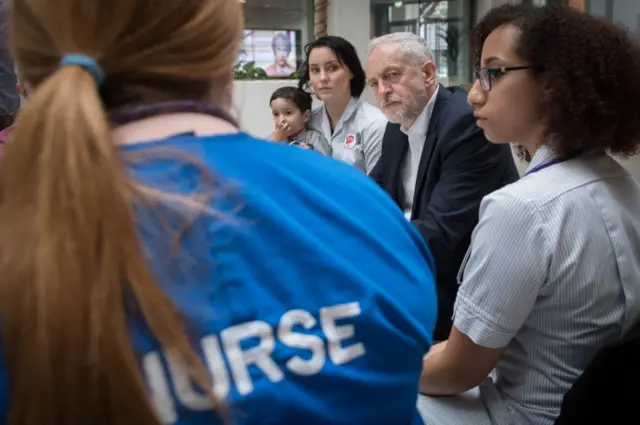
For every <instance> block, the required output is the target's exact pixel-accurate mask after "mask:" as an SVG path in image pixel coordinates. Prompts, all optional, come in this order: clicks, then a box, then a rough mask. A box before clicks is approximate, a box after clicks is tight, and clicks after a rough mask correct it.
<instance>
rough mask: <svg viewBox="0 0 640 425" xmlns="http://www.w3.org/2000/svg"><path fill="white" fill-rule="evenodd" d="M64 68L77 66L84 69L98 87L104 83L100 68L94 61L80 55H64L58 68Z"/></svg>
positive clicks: (102, 72)
mask: <svg viewBox="0 0 640 425" xmlns="http://www.w3.org/2000/svg"><path fill="white" fill-rule="evenodd" d="M65 66H79V67H80V68H84V69H85V70H86V71H87V72H88V73H89V74H91V76H92V77H93V79H94V80H95V82H96V85H97V86H98V87H99V86H100V85H102V82H103V81H104V78H105V75H104V71H103V70H102V67H101V66H100V65H98V62H96V61H95V60H94V59H92V58H90V57H89V56H87V55H85V54H82V53H70V54H68V55H64V56H63V58H62V59H60V65H59V67H60V68H63V67H65Z"/></svg>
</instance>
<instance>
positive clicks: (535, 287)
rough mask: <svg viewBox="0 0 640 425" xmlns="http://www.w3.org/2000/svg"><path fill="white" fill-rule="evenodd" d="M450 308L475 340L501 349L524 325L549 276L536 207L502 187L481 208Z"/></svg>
mask: <svg viewBox="0 0 640 425" xmlns="http://www.w3.org/2000/svg"><path fill="white" fill-rule="evenodd" d="M470 250H471V251H470V253H469V256H468V261H467V262H466V264H465V265H463V267H464V270H463V273H462V282H461V287H460V289H459V292H458V296H457V299H456V304H455V308H454V326H455V327H456V329H458V330H459V331H460V332H462V333H463V334H465V335H466V336H468V337H469V338H470V339H471V340H472V341H473V342H474V343H476V344H478V345H480V346H483V347H488V348H503V347H505V346H506V345H507V344H508V343H509V341H510V340H511V338H513V336H514V335H515V334H516V333H517V332H518V330H519V329H520V328H521V327H522V325H523V323H524V321H525V320H526V318H527V317H528V316H529V313H530V312H531V310H532V309H533V306H534V303H535V301H536V298H537V297H538V294H539V293H540V290H541V288H542V285H543V284H544V282H545V281H546V279H547V270H548V265H549V262H550V258H551V252H552V251H551V249H550V247H549V246H548V240H547V238H546V237H545V228H544V223H543V222H542V220H541V218H540V214H539V213H538V211H537V209H536V208H535V206H534V205H533V204H532V203H530V202H528V201H527V200H526V199H521V198H518V197H515V196H513V195H511V194H508V193H504V191H498V192H494V193H493V194H491V195H489V196H487V197H486V198H485V199H484V200H483V201H482V204H481V207H480V221H479V223H478V225H477V226H476V228H475V230H474V232H473V237H472V242H471V248H470Z"/></svg>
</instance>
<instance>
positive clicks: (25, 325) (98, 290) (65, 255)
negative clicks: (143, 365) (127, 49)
mask: <svg viewBox="0 0 640 425" xmlns="http://www.w3.org/2000/svg"><path fill="white" fill-rule="evenodd" d="M135 187H136V186H135V185H134V184H132V183H131V182H129V181H128V178H127V173H126V170H125V167H124V165H123V161H122V158H121V155H120V153H119V152H118V149H117V147H116V146H115V145H114V143H113V141H112V138H111V130H110V128H109V124H108V121H107V116H106V113H105V110H104V108H103V106H102V103H101V99H100V97H99V93H98V89H97V88H96V84H95V81H94V79H93V78H92V76H91V75H90V74H89V73H88V72H87V71H86V70H83V69H81V68H79V67H64V68H62V69H59V70H58V71H57V72H55V73H54V74H53V75H51V77H50V78H48V79H47V80H45V81H44V82H43V83H42V84H41V85H40V86H39V87H38V88H37V90H36V91H35V92H33V93H32V95H31V97H30V99H29V103H28V105H27V106H26V108H25V110H24V111H23V112H22V114H21V119H20V123H19V125H18V127H17V129H16V131H15V133H14V135H13V138H12V140H11V143H10V144H9V146H8V147H7V149H6V154H5V156H4V160H3V164H2V166H1V167H0V315H1V316H0V321H1V324H2V337H3V341H2V345H3V348H4V354H5V370H6V371H7V373H8V377H9V387H10V398H11V409H10V416H9V418H8V422H7V423H9V424H11V425H34V424H38V425H61V424H64V425H115V424H123V425H124V424H135V425H157V424H158V423H159V422H158V420H157V418H156V417H155V414H154V411H153V409H152V407H151V404H150V402H149V400H148V396H147V390H146V385H145V382H144V380H143V377H142V374H141V372H140V369H139V363H138V359H137V357H136V355H135V353H134V351H133V348H132V346H131V341H130V336H129V330H128V328H127V312H126V311H125V307H124V305H125V304H124V299H125V298H126V297H131V298H133V300H135V305H136V308H137V310H139V312H140V313H141V316H142V317H143V318H144V320H145V322H146V324H147V326H148V327H149V329H150V330H151V332H152V333H153V335H154V336H155V337H156V338H157V339H158V341H159V342H160V343H161V344H162V346H163V347H165V349H167V350H168V351H169V352H170V353H171V354H172V356H174V357H175V358H177V359H179V360H180V361H181V363H182V364H183V366H184V367H185V369H186V371H187V373H188V374H189V375H190V376H191V378H192V379H193V380H194V381H195V382H196V383H198V384H199V385H200V386H201V387H202V388H207V389H211V388H213V385H212V382H211V380H210V379H209V376H208V375H207V374H206V373H205V369H204V367H203V365H202V363H201V362H200V360H199V359H198V357H197V356H196V354H195V352H194V350H193V348H192V346H191V345H190V342H189V340H188V338H187V335H186V333H185V331H184V326H183V323H182V320H181V317H180V313H179V312H178V311H177V309H176V307H175V306H174V305H173V303H172V302H171V300H170V299H168V298H167V296H166V295H165V294H164V293H163V292H162V290H161V289H160V288H159V286H158V285H157V283H156V282H155V281H154V279H153V277H152V275H151V272H150V270H149V266H148V264H147V262H146V261H145V258H144V256H143V251H142V247H141V241H140V240H139V237H138V228H137V225H136V219H135V216H134V212H133V205H132V200H133V199H140V194H138V193H135V189H133V188H135Z"/></svg>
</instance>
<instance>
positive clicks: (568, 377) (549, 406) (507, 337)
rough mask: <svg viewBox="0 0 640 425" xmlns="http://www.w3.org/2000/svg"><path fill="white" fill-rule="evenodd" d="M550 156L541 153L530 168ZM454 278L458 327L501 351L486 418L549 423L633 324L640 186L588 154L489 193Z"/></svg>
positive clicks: (600, 156)
mask: <svg viewBox="0 0 640 425" xmlns="http://www.w3.org/2000/svg"><path fill="white" fill-rule="evenodd" d="M552 160H554V155H553V153H552V152H551V151H550V150H549V149H547V148H544V147H543V148H540V149H539V150H538V152H537V153H536V155H535V156H534V158H533V160H532V163H531V166H530V168H529V169H530V170H531V169H533V168H535V167H538V166H540V165H541V164H546V163H548V162H549V161H552ZM460 279H461V287H460V292H459V293H458V298H457V301H456V305H455V313H454V325H455V326H456V328H457V329H458V330H460V331H461V332H462V333H464V334H465V335H467V336H468V337H469V338H471V339H472V340H473V341H474V342H475V343H476V344H478V345H481V346H484V347H491V348H504V352H503V355H502V357H501V359H500V361H499V363H498V365H497V367H496V369H495V371H494V376H493V383H491V382H489V385H482V386H481V387H480V391H481V392H482V397H481V399H482V400H483V401H484V404H485V407H486V409H487V410H488V413H489V415H488V417H491V420H490V423H493V424H500V425H501V424H507V423H512V424H519V425H525V424H536V425H546V424H553V422H554V420H555V418H556V416H557V415H558V414H559V410H560V405H561V402H562V397H563V396H564V394H565V393H566V391H567V390H568V389H569V388H570V386H571V385H572V384H573V383H574V382H575V381H576V379H577V378H578V376H579V375H580V374H581V373H582V371H583V370H584V369H585V368H586V366H587V365H588V363H589V362H590V361H591V360H592V359H593V357H594V356H595V354H596V352H597V351H598V350H599V349H600V348H601V347H602V346H603V345H604V344H606V343H609V342H611V341H614V340H616V339H618V338H620V336H621V335H622V334H623V333H624V332H625V331H627V330H628V329H629V328H630V327H631V326H632V325H633V324H634V323H635V322H636V321H638V317H639V313H640V302H639V299H638V298H639V296H640V184H639V182H637V181H636V180H635V179H634V178H633V177H632V176H631V175H630V174H629V173H628V172H627V171H626V170H625V169H624V168H623V167H622V166H621V165H620V164H618V163H617V162H616V161H615V160H613V159H612V158H610V157H609V156H607V155H605V154H604V153H591V154H588V155H583V156H580V157H577V158H574V159H571V160H569V161H565V162H561V163H558V164H555V165H553V166H550V167H547V168H543V169H540V170H539V171H537V172H534V173H531V174H529V175H526V176H525V177H523V178H522V179H521V180H519V181H518V182H516V183H514V184H511V185H509V186H506V187H504V188H502V189H500V190H498V191H496V192H494V193H492V194H491V195H489V196H487V197H486V198H485V199H484V200H483V202H482V205H481V207H480V221H479V223H478V226H477V227H476V229H475V231H474V233H473V239H472V243H471V248H470V250H469V253H468V254H467V258H466V259H465V263H463V268H462V271H461V273H460ZM485 384H486V383H485ZM454 416H455V415H454Z"/></svg>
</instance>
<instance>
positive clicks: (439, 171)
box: [370, 86, 519, 340]
mask: <svg viewBox="0 0 640 425" xmlns="http://www.w3.org/2000/svg"><path fill="white" fill-rule="evenodd" d="M466 97H467V92H466V91H465V90H464V89H461V88H459V87H442V86H441V87H440V89H439V90H438V95H437V97H436V101H435V105H434V108H433V113H432V115H431V120H430V121H429V128H428V131H427V138H426V140H425V145H424V148H423V151H422V157H421V158H420V166H419V169H418V176H417V179H416V188H415V195H414V199H413V210H412V214H411V220H412V222H413V223H414V224H415V226H416V227H417V228H418V230H419V231H420V233H421V234H422V237H423V238H424V240H425V241H426V242H427V244H428V245H429V248H430V251H431V253H432V255H433V259H434V261H435V264H436V279H437V282H436V284H437V290H438V323H437V325H436V330H435V334H434V338H435V339H436V340H444V339H447V338H448V337H449V332H450V330H451V318H452V316H453V303H454V301H455V297H456V293H457V291H458V283H457V274H458V269H459V268H460V265H461V263H462V260H463V258H464V255H465V253H466V251H467V248H468V247H469V242H470V239H471V232H472V231H473V228H474V227H475V225H476V224H477V223H478V209H479V207H480V201H481V200H482V198H483V197H484V196H485V195H487V194H489V193H491V192H493V191H494V190H496V189H499V188H501V187H502V186H504V185H506V184H509V183H512V182H514V181H516V180H517V179H518V178H519V174H518V170H517V169H516V166H515V163H514V161H513V157H512V154H511V148H510V146H509V145H508V144H503V145H496V144H492V143H490V142H489V141H487V139H486V138H485V137H484V133H483V131H482V130H481V129H480V128H478V127H477V126H476V120H475V118H474V117H473V108H472V107H471V106H470V105H469V104H468V103H467V100H466ZM408 148H409V142H408V138H407V136H406V135H405V134H404V133H403V132H402V131H400V125H399V124H391V123H389V124H388V125H387V129H386V132H385V134H384V137H383V139H382V155H381V157H380V160H379V161H378V164H377V165H376V167H375V168H374V169H373V170H372V172H371V174H370V175H371V177H372V178H373V179H374V180H375V181H376V182H378V184H379V185H380V186H382V188H383V189H385V190H386V191H387V193H388V194H389V195H391V197H392V198H393V199H394V200H395V201H396V203H397V204H398V205H399V206H400V207H401V208H402V207H403V200H404V189H403V186H402V176H401V169H402V167H403V162H404V159H405V157H406V154H407V150H408Z"/></svg>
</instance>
